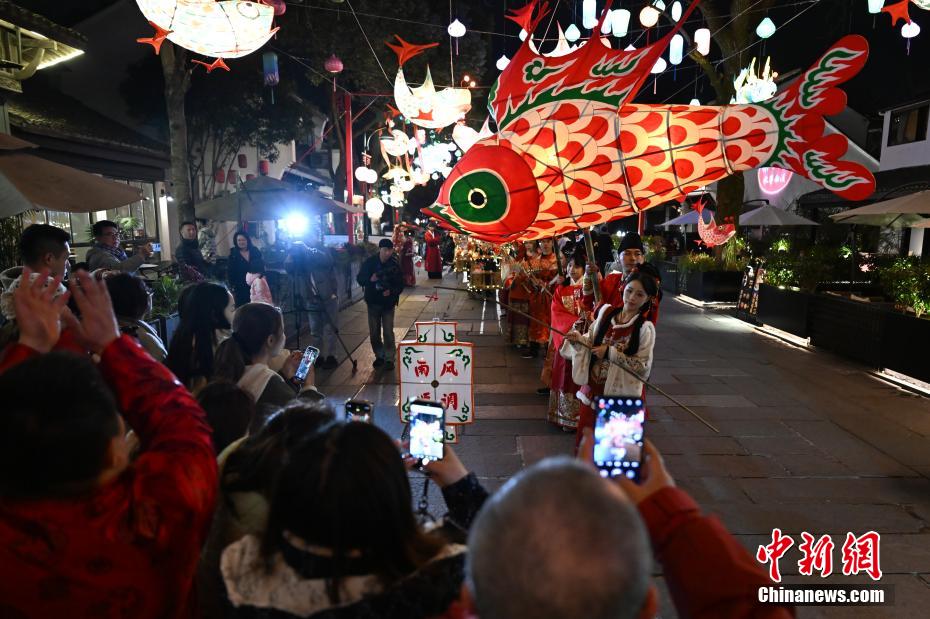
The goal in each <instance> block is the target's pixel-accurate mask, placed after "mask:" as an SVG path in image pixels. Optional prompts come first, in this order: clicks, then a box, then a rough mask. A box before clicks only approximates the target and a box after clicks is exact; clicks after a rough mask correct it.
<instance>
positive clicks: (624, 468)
mask: <svg viewBox="0 0 930 619" xmlns="http://www.w3.org/2000/svg"><path fill="white" fill-rule="evenodd" d="M595 410H597V421H596V422H595V424H594V464H596V465H597V468H598V469H599V470H600V472H601V476H602V477H617V476H620V475H623V476H625V477H627V478H628V479H632V480H633V481H635V482H639V473H640V469H641V468H642V459H643V430H644V427H645V423H646V408H645V406H644V405H643V401H642V400H641V399H639V398H623V397H611V396H601V397H600V398H598V399H597V402H596V403H595Z"/></svg>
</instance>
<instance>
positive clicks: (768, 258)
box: [756, 237, 811, 338]
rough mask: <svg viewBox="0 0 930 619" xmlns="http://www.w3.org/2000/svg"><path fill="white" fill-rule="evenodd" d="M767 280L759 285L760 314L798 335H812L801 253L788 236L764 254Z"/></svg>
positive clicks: (761, 319) (767, 321) (760, 317)
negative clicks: (800, 274)
mask: <svg viewBox="0 0 930 619" xmlns="http://www.w3.org/2000/svg"><path fill="white" fill-rule="evenodd" d="M764 261H765V262H764V265H763V268H764V269H765V279H764V282H763V283H762V284H761V285H760V286H759V306H758V312H757V314H756V318H757V319H758V321H759V322H761V323H762V324H764V325H770V326H772V327H775V328H776V329H781V330H782V331H786V332H788V333H791V334H794V335H796V336H798V337H805V338H806V337H807V336H808V324H807V314H808V303H809V301H810V296H811V295H810V294H809V293H808V292H802V291H801V290H800V288H799V286H798V283H799V280H798V272H797V257H796V255H795V254H794V253H793V252H792V243H791V241H790V240H789V239H788V238H785V237H783V238H779V239H776V240H775V241H774V242H773V243H772V245H771V247H769V249H768V251H767V252H766V255H765V258H764Z"/></svg>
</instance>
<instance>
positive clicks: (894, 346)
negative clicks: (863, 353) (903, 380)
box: [878, 312, 930, 383]
mask: <svg viewBox="0 0 930 619" xmlns="http://www.w3.org/2000/svg"><path fill="white" fill-rule="evenodd" d="M884 322H885V324H884V332H883V337H882V344H881V359H880V364H879V366H878V367H882V368H885V369H887V370H893V371H895V372H899V373H901V374H906V375H908V376H911V377H913V378H916V379H917V380H922V381H924V382H928V383H930V362H928V360H927V351H928V350H930V320H927V319H925V318H917V317H916V316H909V315H906V314H899V313H898V312H885V316H884Z"/></svg>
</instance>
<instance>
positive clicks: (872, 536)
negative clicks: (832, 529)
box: [756, 529, 882, 582]
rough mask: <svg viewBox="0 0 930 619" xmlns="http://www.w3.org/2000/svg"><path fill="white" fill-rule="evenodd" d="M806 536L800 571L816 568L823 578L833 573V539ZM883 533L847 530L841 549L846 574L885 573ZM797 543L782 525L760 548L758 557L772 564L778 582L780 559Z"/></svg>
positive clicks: (810, 573)
mask: <svg viewBox="0 0 930 619" xmlns="http://www.w3.org/2000/svg"><path fill="white" fill-rule="evenodd" d="M801 539H802V540H803V541H802V542H801V543H800V544H799V545H798V550H800V551H801V559H800V560H799V561H798V573H799V574H800V575H801V576H813V574H814V571H815V570H816V571H817V572H818V573H819V574H820V577H821V578H826V577H827V576H829V575H830V574H832V573H833V548H834V543H833V539H832V538H831V537H830V536H829V535H823V536H821V537H820V538H819V539H818V538H817V537H815V536H814V535H811V534H810V533H808V532H807V531H804V532H803V533H801ZM880 541H881V536H880V535H879V534H878V533H876V532H875V531H869V532H868V533H864V534H863V535H860V536H858V537H857V536H856V535H855V534H853V533H851V532H850V533H847V534H846V540H845V541H844V542H843V546H842V549H841V561H842V568H841V569H842V572H843V575H844V576H855V575H857V574H860V573H863V572H864V573H865V574H868V576H869V578H871V579H872V580H879V579H880V578H881V577H882V568H881V561H880V557H879V542H880ZM793 545H794V540H793V539H792V538H791V536H790V535H784V534H782V532H781V529H773V530H772V541H771V542H770V543H769V544H766V545H764V546H759V548H758V549H757V550H756V560H757V561H759V563H762V564H763V565H765V564H766V563H768V564H769V578H771V579H772V580H773V581H774V582H781V569H780V567H779V563H778V562H779V560H780V559H781V558H782V557H783V556H784V555H785V553H786V552H788V549H789V548H791V547H792V546H793Z"/></svg>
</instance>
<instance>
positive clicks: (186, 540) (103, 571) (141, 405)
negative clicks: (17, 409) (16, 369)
mask: <svg viewBox="0 0 930 619" xmlns="http://www.w3.org/2000/svg"><path fill="white" fill-rule="evenodd" d="M36 354H38V353H36V352H35V351H34V350H32V349H30V348H27V347H25V346H22V345H19V344H15V345H13V346H12V347H10V349H9V350H8V351H7V354H6V356H5V358H4V360H3V364H2V367H0V371H3V370H4V369H7V368H9V367H10V366H11V365H14V364H16V363H19V362H21V361H22V360H24V359H27V358H29V357H31V356H33V355H36ZM99 367H100V371H101V373H102V374H103V376H104V378H105V379H106V380H107V382H108V383H109V385H110V387H111V388H112V390H113V392H114V395H115V396H116V400H117V403H118V405H119V408H120V411H121V412H122V414H123V416H124V418H125V420H126V423H127V424H128V425H129V426H131V427H132V428H133V430H135V432H136V433H137V434H138V436H139V439H140V441H141V443H142V449H143V451H142V454H141V455H140V456H139V457H138V458H137V459H136V460H135V462H134V463H133V464H132V465H131V466H130V467H129V468H128V469H127V470H126V471H124V472H123V474H122V475H121V476H120V477H119V478H118V479H116V480H114V481H112V482H110V483H108V484H106V485H104V486H101V487H99V488H97V489H96V490H94V491H93V492H91V493H90V494H87V495H84V496H80V497H77V498H67V499H42V500H33V501H3V502H2V503H0V615H2V616H4V617H49V618H52V617H54V618H61V617H133V618H134V619H148V618H152V619H155V618H156V617H158V618H165V617H171V618H178V617H192V616H194V614H195V613H194V610H193V600H192V596H191V593H192V590H193V580H194V573H195V569H196V566H197V561H198V558H199V556H200V548H201V546H202V544H203V541H204V537H205V535H206V530H207V527H208V525H209V522H210V518H211V516H212V511H213V504H214V500H215V498H216V485H217V479H216V475H217V473H216V459H215V456H214V454H213V448H212V446H211V443H210V428H209V426H207V424H206V420H205V416H204V413H203V410H202V409H201V408H200V406H199V405H198V404H197V401H196V400H194V398H193V397H192V396H191V395H190V393H188V391H187V390H186V389H185V388H184V387H183V386H181V384H180V383H179V382H178V381H177V380H176V379H175V377H174V375H173V374H171V372H169V371H168V370H167V369H166V368H165V367H164V366H162V365H161V364H159V363H157V362H155V361H154V360H153V359H152V358H151V357H149V355H148V354H147V353H146V352H145V351H144V350H143V349H142V347H140V346H139V344H138V343H137V342H135V341H134V340H133V339H132V338H130V337H129V336H126V335H123V336H122V337H121V338H120V339H118V340H116V341H115V342H113V343H112V344H110V345H109V346H108V347H107V349H106V350H104V352H103V355H102V356H101V360H100V365H99ZM68 397H69V396H68V394H61V399H62V406H67V401H68Z"/></svg>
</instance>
